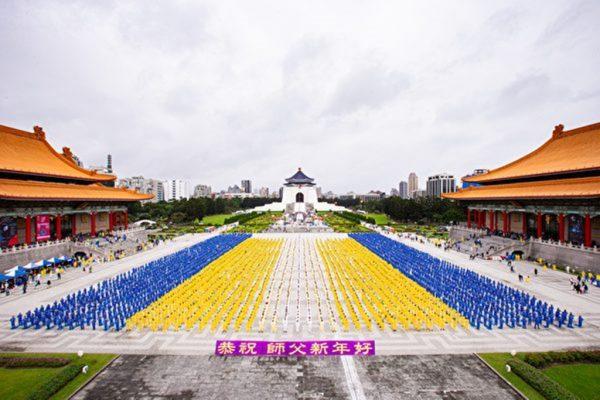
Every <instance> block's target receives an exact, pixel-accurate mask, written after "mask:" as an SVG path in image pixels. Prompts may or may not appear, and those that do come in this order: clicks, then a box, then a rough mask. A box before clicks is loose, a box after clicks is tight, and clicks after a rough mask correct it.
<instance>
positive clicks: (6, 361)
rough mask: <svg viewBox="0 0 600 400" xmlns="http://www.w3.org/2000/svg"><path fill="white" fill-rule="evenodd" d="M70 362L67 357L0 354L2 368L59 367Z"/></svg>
mask: <svg viewBox="0 0 600 400" xmlns="http://www.w3.org/2000/svg"><path fill="white" fill-rule="evenodd" d="M70 362H71V360H69V359H68V358H58V357H14V356H0V367H4V368H60V367H64V366H65V365H67V364H69V363H70Z"/></svg>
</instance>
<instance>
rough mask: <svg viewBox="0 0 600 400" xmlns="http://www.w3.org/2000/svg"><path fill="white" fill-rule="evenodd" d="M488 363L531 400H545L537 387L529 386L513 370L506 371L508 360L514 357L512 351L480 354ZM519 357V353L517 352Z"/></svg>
mask: <svg viewBox="0 0 600 400" xmlns="http://www.w3.org/2000/svg"><path fill="white" fill-rule="evenodd" d="M479 356H480V357H481V358H483V359H484V360H485V361H486V362H487V363H488V364H490V365H491V366H492V368H494V369H495V370H496V372H498V373H499V374H500V375H501V376H502V377H503V378H504V379H506V380H507V381H509V382H510V383H511V384H512V385H513V386H514V387H516V388H517V389H519V390H520V391H521V393H523V394H524V395H525V396H527V398H528V399H529V400H545V398H544V397H543V396H542V395H541V394H539V393H538V392H537V391H536V390H535V389H533V388H532V387H531V386H529V385H528V384H527V383H526V382H525V381H524V380H523V379H521V378H519V377H518V376H517V375H515V374H513V373H512V372H506V368H505V366H506V361H508V360H509V359H511V358H512V356H511V355H510V353H485V354H479ZM517 357H519V354H517Z"/></svg>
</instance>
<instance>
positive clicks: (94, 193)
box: [0, 179, 154, 201]
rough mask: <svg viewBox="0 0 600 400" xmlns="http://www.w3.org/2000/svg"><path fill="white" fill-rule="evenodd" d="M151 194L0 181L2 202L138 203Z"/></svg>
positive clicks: (58, 184)
mask: <svg viewBox="0 0 600 400" xmlns="http://www.w3.org/2000/svg"><path fill="white" fill-rule="evenodd" d="M153 197H154V196H153V195H151V194H143V193H138V192H135V191H132V190H127V189H123V188H112V187H107V186H104V185H101V184H99V183H91V184H82V185H78V184H73V183H55V182H39V181H24V180H15V179H0V199H3V200H33V201H40V200H54V201H57V200H63V201H139V200H149V199H151V198H153Z"/></svg>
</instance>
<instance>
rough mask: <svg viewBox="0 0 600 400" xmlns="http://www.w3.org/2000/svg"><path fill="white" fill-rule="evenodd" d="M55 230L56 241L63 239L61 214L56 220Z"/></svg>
mask: <svg viewBox="0 0 600 400" xmlns="http://www.w3.org/2000/svg"><path fill="white" fill-rule="evenodd" d="M54 229H55V230H56V240H60V239H62V216H61V215H60V214H58V215H57V216H56V218H55V219H54Z"/></svg>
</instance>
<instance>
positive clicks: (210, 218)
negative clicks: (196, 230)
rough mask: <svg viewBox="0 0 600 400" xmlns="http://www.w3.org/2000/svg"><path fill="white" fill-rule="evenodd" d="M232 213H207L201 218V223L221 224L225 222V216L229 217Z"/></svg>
mask: <svg viewBox="0 0 600 400" xmlns="http://www.w3.org/2000/svg"><path fill="white" fill-rule="evenodd" d="M231 216H232V214H215V215H207V216H206V217H204V218H202V221H201V223H202V224H204V225H223V224H224V223H225V218H228V217H231Z"/></svg>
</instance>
